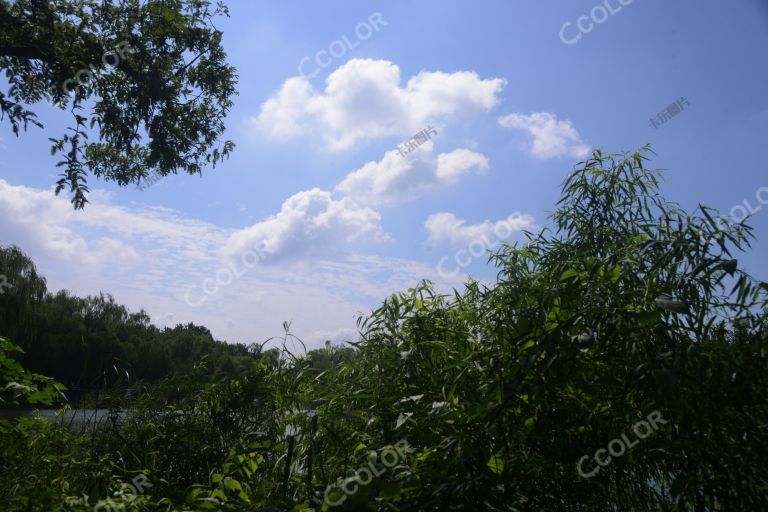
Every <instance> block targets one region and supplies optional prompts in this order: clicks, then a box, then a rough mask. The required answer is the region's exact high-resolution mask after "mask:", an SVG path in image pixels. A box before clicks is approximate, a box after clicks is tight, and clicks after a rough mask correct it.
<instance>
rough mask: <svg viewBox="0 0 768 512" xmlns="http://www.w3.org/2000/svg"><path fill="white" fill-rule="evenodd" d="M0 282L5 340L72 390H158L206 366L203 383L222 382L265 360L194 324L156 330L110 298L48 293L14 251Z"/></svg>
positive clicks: (253, 349) (0, 251)
mask: <svg viewBox="0 0 768 512" xmlns="http://www.w3.org/2000/svg"><path fill="white" fill-rule="evenodd" d="M0 275H3V276H5V282H6V283H8V285H9V286H5V287H3V289H2V293H0V336H5V337H7V338H9V339H11V340H13V341H14V342H15V343H17V344H18V345H20V346H21V347H22V348H23V349H24V351H25V354H24V355H23V356H21V357H20V359H21V362H22V363H23V365H24V366H25V367H26V368H29V369H30V370H32V371H35V372H39V373H41V374H44V375H48V376H51V377H54V378H55V379H57V380H58V381H59V382H62V383H64V384H66V385H67V386H68V387H70V388H72V389H73V390H74V389H77V390H90V389H105V388H112V387H114V386H116V385H119V386H121V387H122V386H130V385H132V384H135V383H137V382H157V381H159V380H162V379H166V378H171V377H174V376H178V375H184V374H188V373H189V372H190V371H191V370H192V369H193V367H195V365H196V364H198V363H201V362H203V364H202V366H203V367H204V371H203V373H202V375H203V376H204V379H205V380H208V382H213V381H219V380H222V379H224V378H231V377H235V376H238V375H242V374H243V373H245V372H246V371H247V370H248V369H249V367H251V366H253V364H254V363H255V362H256V361H257V360H258V359H259V358H260V357H261V356H262V354H261V348H260V346H259V345H255V344H254V345H250V346H246V345H243V344H230V343H225V342H223V341H219V340H216V339H214V337H213V336H212V335H211V332H210V331H209V330H208V329H207V328H206V327H203V326H199V325H195V324H192V323H189V324H186V325H177V326H176V327H173V328H163V329H159V328H158V327H156V326H154V325H152V324H151V322H150V317H149V315H147V314H146V313H145V312H144V311H143V310H142V311H139V312H137V313H132V312H130V311H129V310H128V309H127V308H126V307H125V306H122V305H120V304H118V303H116V302H115V300H114V298H113V297H112V296H110V295H108V294H100V295H99V296H95V297H93V296H89V297H85V298H82V297H76V296H74V295H72V294H71V293H70V292H68V291H66V290H62V291H59V292H56V293H51V292H49V291H48V289H47V286H46V281H45V278H44V277H42V276H40V275H39V274H38V273H37V270H36V268H35V264H34V263H33V262H32V260H31V259H30V258H29V257H28V256H27V255H25V254H24V253H23V252H22V251H21V250H20V249H19V248H18V247H15V246H10V247H3V246H0ZM275 356H276V354H275Z"/></svg>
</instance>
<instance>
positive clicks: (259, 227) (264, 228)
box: [223, 188, 387, 264]
mask: <svg viewBox="0 0 768 512" xmlns="http://www.w3.org/2000/svg"><path fill="white" fill-rule="evenodd" d="M380 221H381V215H380V214H379V213H378V212H376V211H374V210H372V209H370V208H364V207H361V206H359V205H358V204H357V203H355V201H353V200H352V199H350V198H348V197H344V198H342V199H339V200H334V199H333V198H332V197H331V193H330V192H327V191H324V190H320V189H318V188H313V189H311V190H306V191H303V192H299V193H297V194H294V195H293V196H291V197H289V198H288V199H287V200H286V201H285V202H284V203H283V205H282V208H281V209H280V212H278V213H277V214H276V215H273V216H271V217H269V218H267V219H265V220H263V221H260V222H257V223H256V224H254V225H252V226H250V227H248V228H245V229H241V230H237V231H235V232H234V233H232V234H231V235H230V236H229V239H228V240H227V243H226V245H225V247H224V251H223V252H224V254H225V255H226V256H228V257H235V256H236V255H238V254H242V253H244V252H245V251H246V250H248V249H258V250H260V251H262V252H263V253H264V254H265V256H264V263H267V264H268V263H271V262H274V261H276V260H284V259H297V258H308V257H317V256H321V255H327V254H332V253H333V252H334V249H338V248H339V246H340V245H341V244H345V243H347V242H352V241H355V240H363V241H366V240H368V241H382V240H385V239H386V238H387V237H386V235H385V234H384V232H383V231H382V229H381V224H380Z"/></svg>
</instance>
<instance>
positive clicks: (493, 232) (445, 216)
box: [424, 212, 536, 247]
mask: <svg viewBox="0 0 768 512" xmlns="http://www.w3.org/2000/svg"><path fill="white" fill-rule="evenodd" d="M465 222H466V221H465V220H464V219H460V218H458V217H457V216H456V215H454V214H453V213H448V212H440V213H434V214H432V215H430V216H429V218H427V220H426V222H425V223H424V229H425V230H426V232H427V235H428V237H429V241H430V242H432V243H435V244H440V243H445V244H447V245H451V246H454V247H460V246H467V245H469V244H471V243H472V242H475V241H480V242H482V241H485V240H490V241H492V242H494V243H495V242H499V241H501V240H504V239H506V238H508V237H509V236H511V235H512V233H516V232H520V231H523V230H531V229H533V228H535V227H536V224H535V223H534V219H533V217H531V216H530V215H528V214H524V213H513V214H512V215H510V216H509V217H507V218H506V219H502V220H499V221H496V222H492V221H490V220H486V221H484V222H481V223H480V224H470V225H467V224H466V223H465Z"/></svg>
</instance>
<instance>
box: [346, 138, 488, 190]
mask: <svg viewBox="0 0 768 512" xmlns="http://www.w3.org/2000/svg"><path fill="white" fill-rule="evenodd" d="M487 169H488V159H487V158H486V157H485V156H484V155H482V154H480V153H475V152H474V151H470V150H468V149H456V150H454V151H451V152H450V153H441V154H440V155H438V156H437V158H435V157H433V156H432V142H427V143H425V144H424V145H422V146H421V147H419V148H418V149H417V150H415V151H414V152H412V153H410V154H409V155H408V157H407V158H404V157H402V156H401V155H400V154H399V153H398V152H397V151H388V152H387V153H385V154H384V157H383V158H382V159H381V160H379V161H372V162H368V163H366V164H365V165H363V166H362V167H361V168H360V169H358V170H356V171H353V172H351V173H349V174H348V175H347V176H346V177H345V178H344V179H343V180H342V181H341V183H339V184H338V185H337V186H336V189H335V190H336V191H337V192H339V193H341V194H343V195H345V196H349V197H352V198H354V199H355V200H356V201H359V202H362V203H366V204H372V205H384V204H393V203H397V202H402V201H406V200H409V199H412V198H414V197H415V196H416V195H417V194H418V193H419V192H422V191H425V190H428V189H430V188H434V187H438V186H443V185H452V184H455V183H457V182H458V181H459V180H460V179H461V177H462V176H464V175H466V174H467V173H469V172H471V171H473V170H475V171H476V172H477V173H478V174H482V173H484V172H485V171H486V170H487Z"/></svg>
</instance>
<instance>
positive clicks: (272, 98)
mask: <svg viewBox="0 0 768 512" xmlns="http://www.w3.org/2000/svg"><path fill="white" fill-rule="evenodd" d="M622 1H623V4H622V2H620V1H619V0H605V2H603V3H600V2H597V1H596V0H595V1H592V0H589V1H587V0H569V1H566V0H552V1H549V2H534V1H533V0H529V1H509V0H506V1H502V0H497V1H490V0H489V1H484V2H482V3H477V2H466V1H450V2H446V1H442V2H438V1H419V2H415V1H402V2H357V3H355V4H354V5H350V4H352V3H351V2H344V1H325V2H311V3H310V2H299V1H282V2H262V1H245V0H232V1H230V2H229V6H230V13H231V18H229V19H227V20H219V21H218V22H217V26H218V27H219V28H220V29H222V30H223V31H224V34H225V36H224V46H225V49H226V50H227V52H228V55H229V60H230V62H231V63H232V64H233V65H234V66H235V67H236V68H237V70H238V74H239V77H240V78H239V84H238V91H239V95H238V96H237V97H236V98H235V107H234V108H233V110H232V112H231V113H230V115H229V117H228V118H227V126H228V131H227V137H228V138H230V139H232V140H234V141H235V142H236V144H237V148H236V150H235V152H234V153H233V155H232V157H231V158H230V160H228V161H226V162H225V163H224V164H223V165H222V166H220V167H219V168H217V169H215V170H208V171H207V172H205V173H204V174H203V176H202V177H197V176H194V177H193V176H186V175H185V176H169V177H166V178H164V179H162V180H161V181H159V182H158V183H156V184H154V185H152V186H151V187H149V188H147V189H146V190H143V191H141V190H137V189H135V188H127V189H121V188H119V187H116V186H115V185H114V184H111V183H104V182H99V181H96V180H91V181H90V182H89V185H90V187H91V189H92V190H93V191H94V193H93V194H92V196H91V197H90V199H91V204H90V205H89V206H88V207H86V210H85V211H84V212H73V211H71V208H70V207H69V205H68V202H67V198H65V197H60V198H55V199H54V198H53V195H52V191H51V190H52V185H53V183H54V181H55V179H56V170H55V168H54V163H55V161H54V158H52V157H51V156H50V154H49V152H48V148H49V143H48V141H47V137H48V136H50V135H52V134H55V135H60V133H61V131H62V129H63V127H64V126H65V123H66V122H67V121H68V120H69V119H68V116H67V115H66V114H63V113H61V112H57V111H55V110H53V109H52V108H50V107H49V106H47V105H44V104H43V105H38V106H37V112H38V114H39V116H40V117H41V119H42V120H43V121H44V122H45V124H46V131H45V132H44V131H42V130H38V129H34V128H32V129H30V131H29V132H27V133H24V134H22V136H21V137H20V138H18V139H17V138H15V137H14V136H13V135H12V133H11V132H10V129H9V128H8V126H7V124H3V125H2V128H0V129H2V130H3V131H0V218H2V223H0V243H2V244H17V245H19V246H20V247H21V248H22V249H24V250H25V251H26V252H27V253H29V254H30V255H31V256H32V257H33V259H34V260H35V261H36V262H37V263H38V265H39V267H40V270H41V271H42V272H43V273H44V274H45V275H46V276H47V277H48V278H49V286H50V288H52V289H58V288H62V287H65V288H68V289H70V290H73V291H75V292H76V293H79V294H89V293H90V294H93V293H98V292H99V291H105V292H110V293H112V294H113V295H114V296H115V297H116V299H117V300H118V301H120V302H122V303H124V304H126V305H128V306H129V307H131V308H133V309H139V308H145V309H146V310H147V311H148V313H150V315H151V316H152V317H153V320H154V321H156V323H158V324H159V325H172V324H175V323H177V322H188V321H194V322H196V323H201V324H204V325H207V326H208V327H210V328H211V329H212V331H213V332H214V334H215V335H216V336H217V337H219V338H222V339H227V340H229V341H244V342H250V341H263V340H264V339H266V338H268V337H270V336H274V335H278V334H280V332H281V324H282V321H283V320H288V321H292V322H293V331H294V332H295V334H297V335H298V336H299V337H301V338H302V339H305V340H306V341H307V342H308V343H309V345H310V346H318V345H319V344H320V343H321V342H322V340H323V339H325V338H332V339H334V340H336V341H342V340H344V339H347V338H350V337H352V336H354V327H355V322H354V316H355V314H356V313H357V312H363V313H365V312H367V311H369V310H370V309H371V308H372V307H375V306H376V305H377V304H378V303H379V302H380V301H381V300H382V299H383V298H384V297H385V296H386V295H388V294H389V293H392V292H394V291H398V290H404V289H406V288H408V287H410V286H413V285H414V284H416V283H417V282H418V281H419V280H420V279H421V278H430V279H432V280H433V281H435V282H436V283H437V284H438V286H439V287H440V289H443V290H449V289H450V288H451V287H453V286H460V284H461V282H462V281H463V280H464V279H465V278H466V276H467V275H472V276H474V277H477V278H479V279H482V280H491V279H492V278H493V276H494V271H493V269H491V268H489V267H488V266H487V265H486V264H485V260H486V258H485V257H484V256H479V257H472V256H471V255H470V256H467V253H466V252H465V253H461V254H460V255H459V261H460V262H462V265H457V263H456V259H457V253H458V251H462V250H464V251H467V250H468V248H469V247H470V244H472V243H473V242H474V243H475V245H474V246H473V247H472V248H473V251H475V252H476V253H477V252H479V247H481V245H479V244H480V242H478V241H479V240H482V241H483V242H482V243H484V244H487V243H488V242H491V243H494V242H495V241H496V240H498V239H499V236H498V235H499V234H503V235H505V236H507V235H509V236H508V237H506V239H507V240H509V241H514V240H520V239H522V236H521V234H520V230H521V229H525V228H530V229H535V227H536V226H545V225H546V224H547V214H548V213H549V212H550V211H551V210H552V209H553V208H554V204H555V202H556V201H557V199H558V197H559V189H560V185H561V183H562V181H563V179H564V177H565V176H566V174H567V173H568V172H569V171H570V170H571V169H572V168H573V166H574V165H575V164H576V163H577V162H578V161H579V160H581V158H582V157H583V155H584V154H585V152H586V151H587V150H588V149H589V148H593V147H599V148H602V149H604V150H608V151H623V150H630V149H635V148H638V147H640V146H642V145H643V144H645V143H651V144H652V146H653V149H654V151H655V152H656V153H657V154H658V156H657V157H656V158H655V160H654V161H653V164H654V165H655V166H656V167H659V168H664V169H667V175H666V181H665V183H664V186H663V191H664V193H665V194H666V195H667V196H668V197H669V198H671V199H673V200H676V201H678V202H680V203H681V204H682V205H683V206H684V207H686V208H688V209H692V208H694V207H695V206H696V205H697V204H698V203H703V204H707V205H710V206H714V207H716V208H718V209H720V210H721V211H723V212H724V213H728V212H729V211H731V209H732V208H733V207H734V206H736V205H739V204H743V202H744V201H747V203H748V204H749V205H750V206H751V207H752V209H753V210H757V211H756V213H755V214H754V217H753V219H752V222H751V224H752V225H753V226H755V228H756V235H757V237H758V241H757V242H756V243H755V245H754V248H753V250H752V251H751V252H750V253H749V254H747V255H746V256H744V257H742V258H740V261H741V262H742V263H743V264H744V265H745V266H746V267H747V269H748V270H749V271H751V272H752V273H753V275H755V276H756V277H758V278H761V279H763V280H768V266H766V264H765V262H764V261H765V254H766V251H767V250H768V241H767V240H768V213H767V212H766V211H765V210H767V209H768V205H762V204H761V203H760V202H759V198H763V202H768V189H765V188H762V187H768V163H767V162H766V160H765V158H763V154H764V149H765V147H766V135H768V87H766V84H767V83H768V59H766V55H765V52H766V49H768V2H765V1H761V0H739V1H737V2H732V3H729V4H726V3H723V2H716V1H714V0H705V1H694V0H673V1H670V0H666V1H662V0H634V1H629V0H622ZM624 4H625V5H624ZM600 6H602V7H600ZM590 13H591V18H593V19H596V20H603V18H604V20H603V21H602V23H595V22H594V21H592V19H590ZM582 16H586V17H587V18H582V19H581V22H580V23H581V27H583V28H584V29H586V30H589V27H590V26H591V27H592V29H591V30H589V31H588V32H581V31H580V29H579V21H578V20H579V19H580V17H582ZM566 23H570V25H565V24H566ZM564 25H565V28H564ZM563 28H564V30H563ZM356 31H357V32H356ZM561 31H562V32H561ZM561 33H562V37H561ZM576 37H579V39H578V41H576V42H575V43H572V44H568V43H566V42H564V40H566V41H574V38H576ZM345 38H346V39H345ZM337 41H341V43H338V42H337ZM335 42H336V43H335ZM321 51H325V52H326V53H321V54H320V56H319V58H317V54H318V52H321ZM305 57H307V59H305ZM302 62H303V67H302V71H303V72H304V73H305V75H306V76H305V77H302V76H300V75H301V72H300V71H299V65H300V64H302ZM318 62H319V63H320V64H321V65H318ZM681 98H685V100H686V101H687V104H686V105H685V106H684V108H683V110H682V112H680V113H679V114H678V115H676V116H675V117H673V118H671V119H669V120H668V121H667V122H666V123H664V124H663V125H661V126H659V127H657V128H654V127H652V126H651V122H650V119H651V118H652V117H654V116H656V115H657V114H658V113H659V112H661V111H662V110H664V109H666V108H667V107H668V106H669V105H670V104H672V103H674V102H675V101H678V100H680V99H681ZM427 126H432V127H434V129H435V131H436V134H435V135H433V136H432V137H431V140H429V141H428V142H426V143H424V144H423V145H421V146H420V147H419V148H418V149H416V150H414V151H413V152H412V153H410V154H408V155H406V156H405V157H403V156H401V155H399V154H398V153H397V148H398V144H400V143H402V142H403V141H405V140H406V139H408V138H409V137H411V136H412V135H414V134H415V133H417V132H419V131H420V130H422V129H424V128H426V127H427ZM48 131H50V133H48ZM509 232H511V235H510V234H509ZM253 247H256V248H258V251H257V253H256V254H257V255H256V256H253V254H254V253H253V252H251V253H250V254H251V256H250V257H251V258H255V259H257V260H258V263H256V264H254V265H252V266H248V267H245V266H244V265H245V264H244V263H243V262H248V261H250V260H248V257H249V256H244V255H245V254H246V253H248V251H249V250H251V251H252V250H253V249H249V248H253ZM243 258H245V259H243ZM441 261H442V262H443V266H442V267H440V269H439V268H438V265H439V264H440V262H441ZM464 262H466V263H467V264H466V265H464V264H463V263H464ZM223 269H229V270H223ZM446 270H447V272H446ZM235 274H237V275H235ZM206 280H208V281H207V284H206ZM217 280H218V282H217ZM230 281H231V282H230ZM204 284H205V288H206V289H207V290H209V291H210V292H211V293H207V292H205V291H203V286H204Z"/></svg>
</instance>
